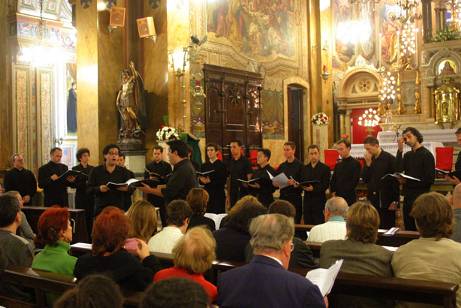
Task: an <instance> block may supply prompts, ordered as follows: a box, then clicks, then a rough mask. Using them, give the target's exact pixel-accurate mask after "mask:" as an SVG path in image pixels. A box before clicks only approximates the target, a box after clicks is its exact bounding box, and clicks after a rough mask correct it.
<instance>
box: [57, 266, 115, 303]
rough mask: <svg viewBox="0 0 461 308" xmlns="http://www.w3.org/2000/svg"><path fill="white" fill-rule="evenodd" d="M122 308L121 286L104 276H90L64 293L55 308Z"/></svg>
mask: <svg viewBox="0 0 461 308" xmlns="http://www.w3.org/2000/svg"><path fill="white" fill-rule="evenodd" d="M96 307H97V308H122V307H123V296H122V292H121V291H120V288H119V286H118V285H117V284H116V283H115V282H113V281H112V280H111V279H110V278H109V277H107V276H104V275H96V274H95V275H89V276H87V277H85V278H83V279H82V280H80V281H79V283H78V285H77V286H76V287H75V288H73V289H70V290H68V291H67V292H66V293H64V294H63V295H62V296H61V298H60V299H59V300H58V301H56V302H55V304H54V308H96Z"/></svg>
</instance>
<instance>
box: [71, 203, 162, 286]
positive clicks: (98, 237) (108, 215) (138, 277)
mask: <svg viewBox="0 0 461 308" xmlns="http://www.w3.org/2000/svg"><path fill="white" fill-rule="evenodd" d="M129 230H130V220H129V218H128V217H127V216H126V215H125V214H124V213H123V211H122V210H120V209H118V208H116V207H113V206H108V207H106V208H105V209H104V210H103V211H102V212H101V213H100V214H99V215H98V216H97V217H96V220H95V222H94V225H93V236H92V238H93V248H92V253H91V254H87V255H84V256H81V257H79V258H78V260H77V264H76V265H75V270H74V275H75V277H77V278H78V279H81V278H83V277H85V276H87V275H90V274H93V273H105V274H107V275H108V276H109V277H110V278H112V279H113V280H114V281H115V282H116V283H118V284H119V285H120V287H121V288H122V289H129V290H135V291H143V290H144V289H145V288H146V287H147V286H148V285H149V283H151V282H152V277H153V275H154V273H155V272H157V271H158V269H159V267H160V265H159V262H158V260H157V259H156V258H155V257H154V256H151V255H150V254H149V248H148V247H147V244H146V242H144V241H143V240H140V239H136V241H137V245H136V246H135V247H132V248H131V249H130V252H128V251H127V250H125V248H124V247H125V242H126V240H127V238H128V232H129Z"/></svg>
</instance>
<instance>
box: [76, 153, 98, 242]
mask: <svg viewBox="0 0 461 308" xmlns="http://www.w3.org/2000/svg"><path fill="white" fill-rule="evenodd" d="M76 156H77V161H78V162H79V164H78V165H77V166H74V167H72V170H76V171H80V172H81V173H83V174H84V175H79V176H77V178H76V179H75V182H74V185H72V187H75V188H76V189H77V191H76V193H75V207H76V208H77V209H84V210H85V217H86V226H87V230H88V234H91V230H92V225H93V210H94V198H93V194H89V193H88V191H87V182H88V176H89V175H90V172H91V170H93V168H94V166H91V165H90V164H88V161H89V160H90V150H89V149H87V148H80V149H78V150H77V155H76ZM85 175H86V176H85Z"/></svg>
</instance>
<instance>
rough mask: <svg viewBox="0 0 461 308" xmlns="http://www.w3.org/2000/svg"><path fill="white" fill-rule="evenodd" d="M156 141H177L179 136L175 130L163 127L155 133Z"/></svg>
mask: <svg viewBox="0 0 461 308" xmlns="http://www.w3.org/2000/svg"><path fill="white" fill-rule="evenodd" d="M155 136H156V137H157V141H169V140H179V134H178V131H177V130H176V128H174V127H169V126H163V127H160V129H159V130H158V131H157V132H156V133H155Z"/></svg>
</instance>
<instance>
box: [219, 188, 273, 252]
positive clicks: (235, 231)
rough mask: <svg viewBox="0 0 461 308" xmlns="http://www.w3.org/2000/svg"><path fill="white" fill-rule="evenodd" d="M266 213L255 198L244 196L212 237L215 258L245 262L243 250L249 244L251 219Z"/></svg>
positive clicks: (264, 208)
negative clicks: (214, 245)
mask: <svg viewBox="0 0 461 308" xmlns="http://www.w3.org/2000/svg"><path fill="white" fill-rule="evenodd" d="M266 213H267V209H266V207H265V206H263V205H262V204H261V203H260V202H259V201H258V199H256V197H253V196H245V197H243V198H242V199H240V200H239V201H237V202H236V203H235V205H234V207H233V208H232V209H231V210H230V212H229V215H227V216H226V217H225V221H224V219H223V221H222V222H221V225H222V227H221V228H220V229H219V230H216V231H215V232H214V233H213V235H214V238H215V240H216V256H217V258H218V259H219V260H226V261H245V250H246V247H247V245H248V243H249V242H250V238H251V236H250V233H249V231H248V228H249V226H250V222H251V220H252V219H253V218H255V217H257V216H259V215H263V214H266Z"/></svg>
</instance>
